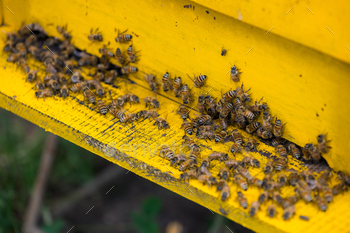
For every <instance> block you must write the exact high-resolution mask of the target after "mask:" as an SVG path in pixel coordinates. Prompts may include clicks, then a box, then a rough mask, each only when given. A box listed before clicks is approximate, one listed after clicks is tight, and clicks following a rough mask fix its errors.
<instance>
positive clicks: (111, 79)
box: [104, 70, 118, 84]
mask: <svg viewBox="0 0 350 233" xmlns="http://www.w3.org/2000/svg"><path fill="white" fill-rule="evenodd" d="M117 76H118V73H117V71H116V70H111V71H109V73H108V74H107V76H106V78H105V80H104V83H106V84H113V82H114V79H115V78H116V77H117Z"/></svg>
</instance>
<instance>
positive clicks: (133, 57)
mask: <svg viewBox="0 0 350 233" xmlns="http://www.w3.org/2000/svg"><path fill="white" fill-rule="evenodd" d="M126 53H127V54H128V59H129V62H131V63H134V62H136V58H137V57H136V54H135V53H133V51H132V45H130V46H129V47H128V49H127V50H126Z"/></svg>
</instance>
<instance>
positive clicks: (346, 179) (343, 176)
mask: <svg viewBox="0 0 350 233" xmlns="http://www.w3.org/2000/svg"><path fill="white" fill-rule="evenodd" d="M337 175H338V178H339V179H340V180H341V181H342V182H344V184H346V185H347V186H350V177H349V176H348V175H347V174H345V173H343V172H341V171H339V172H337Z"/></svg>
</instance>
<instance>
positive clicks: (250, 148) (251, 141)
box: [245, 138, 259, 152]
mask: <svg viewBox="0 0 350 233" xmlns="http://www.w3.org/2000/svg"><path fill="white" fill-rule="evenodd" d="M256 145H259V143H258V142H257V141H256V140H255V139H254V138H251V139H249V140H248V142H247V143H246V144H245V149H246V151H255V152H257V151H258V150H257V149H256Z"/></svg>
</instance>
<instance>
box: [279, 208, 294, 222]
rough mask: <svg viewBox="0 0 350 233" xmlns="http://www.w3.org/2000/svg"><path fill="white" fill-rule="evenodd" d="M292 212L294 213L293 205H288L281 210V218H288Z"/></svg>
mask: <svg viewBox="0 0 350 233" xmlns="http://www.w3.org/2000/svg"><path fill="white" fill-rule="evenodd" d="M294 213H295V206H294V205H290V206H288V207H287V208H286V209H285V210H284V212H283V216H282V217H283V220H288V219H290V218H291V217H292V216H293V214H294Z"/></svg>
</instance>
